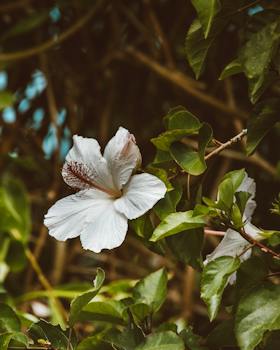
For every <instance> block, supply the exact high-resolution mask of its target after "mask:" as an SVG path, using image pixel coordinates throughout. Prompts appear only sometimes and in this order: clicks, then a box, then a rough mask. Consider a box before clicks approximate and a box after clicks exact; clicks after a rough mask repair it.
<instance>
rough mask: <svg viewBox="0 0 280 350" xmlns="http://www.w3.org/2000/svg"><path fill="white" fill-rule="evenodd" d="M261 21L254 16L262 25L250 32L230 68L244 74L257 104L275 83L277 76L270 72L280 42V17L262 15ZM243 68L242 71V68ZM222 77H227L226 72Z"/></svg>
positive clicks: (252, 98)
mask: <svg viewBox="0 0 280 350" xmlns="http://www.w3.org/2000/svg"><path fill="white" fill-rule="evenodd" d="M261 18H262V19H261V21H260V20H259V21H258V19H260V17H259V16H258V15H256V16H253V18H252V22H253V23H254V22H257V21H258V22H257V23H261V24H262V25H261V26H259V25H258V26H257V28H256V26H253V23H249V24H250V27H249V29H250V30H251V28H254V31H251V32H249V35H248V39H247V41H246V43H245V45H244V46H243V47H242V48H241V50H240V52H239V55H238V57H237V59H235V60H234V61H233V62H232V63H231V64H230V65H228V66H227V67H226V68H225V69H226V70H229V68H230V66H232V67H235V69H232V68H231V69H230V70H231V71H232V70H234V71H235V72H233V74H234V73H239V72H240V71H242V72H244V74H245V76H246V77H247V79H248V82H249V94H250V99H251V102H252V103H255V102H256V101H257V100H258V99H259V97H260V96H261V95H262V93H263V92H264V91H265V89H266V88H267V87H268V86H269V85H270V84H271V82H273V81H275V79H276V78H277V75H276V74H275V73H274V72H273V71H271V70H270V67H271V62H272V60H273V58H274V56H275V54H276V52H277V48H278V46H279V42H280V22H279V16H274V18H272V17H271V13H265V14H261ZM240 66H241V67H242V69H241V68H240ZM222 75H224V76H225V75H226V73H225V71H224V72H223V73H222Z"/></svg>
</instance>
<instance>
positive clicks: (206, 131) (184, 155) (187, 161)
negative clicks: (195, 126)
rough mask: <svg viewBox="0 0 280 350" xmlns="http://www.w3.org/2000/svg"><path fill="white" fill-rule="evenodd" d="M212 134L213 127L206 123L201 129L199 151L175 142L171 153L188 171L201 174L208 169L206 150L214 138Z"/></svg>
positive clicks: (192, 173)
mask: <svg viewBox="0 0 280 350" xmlns="http://www.w3.org/2000/svg"><path fill="white" fill-rule="evenodd" d="M212 135H213V132H212V128H211V127H210V125H209V124H207V123H204V124H203V125H202V127H201V128H200V129H199V135H198V152H195V151H193V150H192V149H190V148H189V147H187V146H185V145H183V144H181V143H175V144H173V145H171V147H170V154H171V155H172V157H173V159H174V160H175V161H176V163H178V164H179V165H180V167H181V168H182V169H183V170H185V171H186V172H187V173H189V174H191V175H195V176H197V175H200V174H202V173H203V172H204V171H205V170H206V163H205V159H204V156H205V150H206V147H207V145H208V143H209V142H210V140H211V139H212Z"/></svg>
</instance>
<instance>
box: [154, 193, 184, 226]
mask: <svg viewBox="0 0 280 350" xmlns="http://www.w3.org/2000/svg"><path fill="white" fill-rule="evenodd" d="M181 197H182V188H181V187H180V186H177V187H175V188H174V189H173V190H172V191H170V192H167V193H166V194H165V196H164V198H162V199H161V200H160V201H159V202H158V203H157V204H156V205H155V206H154V208H153V210H154V211H155V213H156V214H157V216H158V217H159V218H160V219H161V220H163V219H164V218H165V217H166V216H167V215H169V214H171V213H174V212H175V211H176V207H177V204H178V203H179V201H180V199H181Z"/></svg>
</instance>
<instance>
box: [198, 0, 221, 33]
mask: <svg viewBox="0 0 280 350" xmlns="http://www.w3.org/2000/svg"><path fill="white" fill-rule="evenodd" d="M192 4H193V6H194V7H195V9H196V12H197V14H198V18H199V20H200V22H201V24H202V27H203V31H204V36H205V38H207V37H208V35H209V32H210V29H211V27H212V24H213V21H214V19H215V16H216V15H217V13H219V11H220V10H221V3H220V0H208V1H205V0H192Z"/></svg>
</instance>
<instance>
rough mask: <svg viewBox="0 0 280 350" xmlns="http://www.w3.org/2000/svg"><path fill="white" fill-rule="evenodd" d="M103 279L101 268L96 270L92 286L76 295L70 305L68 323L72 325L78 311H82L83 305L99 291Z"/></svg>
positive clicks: (103, 274)
mask: <svg viewBox="0 0 280 350" xmlns="http://www.w3.org/2000/svg"><path fill="white" fill-rule="evenodd" d="M104 279H105V273H104V271H103V270H102V269H98V270H97V275H96V278H95V280H94V288H92V289H90V290H88V291H86V292H85V293H83V294H82V295H79V296H78V297H76V298H75V299H74V300H73V301H72V303H71V307H70V315H69V323H70V325H73V324H74V323H75V321H76V319H77V317H78V316H79V313H80V312H81V311H82V309H83V307H85V306H86V305H87V304H88V303H89V302H90V301H91V300H92V299H93V298H94V297H95V296H96V294H97V293H98V292H99V290H100V288H101V286H102V284H103V282H104Z"/></svg>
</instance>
